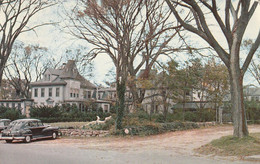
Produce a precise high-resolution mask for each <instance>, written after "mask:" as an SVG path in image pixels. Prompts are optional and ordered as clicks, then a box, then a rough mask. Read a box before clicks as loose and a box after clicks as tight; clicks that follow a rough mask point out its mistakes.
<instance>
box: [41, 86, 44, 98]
mask: <svg viewBox="0 0 260 164" xmlns="http://www.w3.org/2000/svg"><path fill="white" fill-rule="evenodd" d="M44 92H45V88H41V97H44Z"/></svg>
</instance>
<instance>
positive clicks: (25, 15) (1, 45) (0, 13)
mask: <svg viewBox="0 0 260 164" xmlns="http://www.w3.org/2000/svg"><path fill="white" fill-rule="evenodd" d="M54 4H55V2H54V1H50V0H1V1H0V86H1V81H2V76H3V71H4V68H5V65H6V62H7V60H8V58H9V56H10V54H11V51H12V48H13V45H14V43H15V40H16V39H17V38H18V37H19V35H20V34H21V33H23V32H27V31H30V30H33V29H35V28H36V27H39V26H41V25H44V24H37V25H36V24H35V25H32V26H29V22H30V20H31V19H32V18H33V17H34V15H36V14H37V13H38V12H40V11H41V10H44V9H45V8H47V7H50V6H52V5H54ZM47 24H48V23H47Z"/></svg>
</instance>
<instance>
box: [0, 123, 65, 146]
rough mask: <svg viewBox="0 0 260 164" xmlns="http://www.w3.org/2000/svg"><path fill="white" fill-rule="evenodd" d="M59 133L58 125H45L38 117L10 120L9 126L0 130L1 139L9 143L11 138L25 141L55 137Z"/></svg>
mask: <svg viewBox="0 0 260 164" xmlns="http://www.w3.org/2000/svg"><path fill="white" fill-rule="evenodd" d="M59 135H60V131H59V128H58V127H50V126H45V125H43V123H42V122H41V121H40V120H38V119H19V120H15V121H12V122H11V123H10V124H9V126H8V127H7V128H6V129H4V130H3V131H2V136H0V139H1V140H5V141H6V142H7V143H11V142H12V141H13V140H23V141H24V142H26V143H29V142H31V141H32V140H38V139H44V138H52V139H56V138H57V137H58V136H59Z"/></svg>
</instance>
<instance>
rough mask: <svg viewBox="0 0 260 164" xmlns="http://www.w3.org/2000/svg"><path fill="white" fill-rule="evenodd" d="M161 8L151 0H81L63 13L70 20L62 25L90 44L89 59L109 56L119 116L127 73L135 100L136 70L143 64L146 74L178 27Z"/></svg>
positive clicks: (161, 3)
mask: <svg viewBox="0 0 260 164" xmlns="http://www.w3.org/2000/svg"><path fill="white" fill-rule="evenodd" d="M164 7H165V6H164V5H163V1H155V0H152V1H144V0H131V1H129V0H128V1H119V0H103V1H102V4H99V3H97V2H96V1H95V0H90V1H85V0H81V1H79V2H78V4H77V6H76V7H75V8H74V9H73V12H74V13H75V14H74V15H71V14H67V16H68V17H69V19H70V23H69V24H67V26H66V27H67V28H68V29H69V30H70V33H71V34H73V35H74V36H75V37H77V38H79V39H83V40H85V41H87V42H88V43H90V44H92V45H93V46H94V48H93V49H92V50H91V51H90V53H89V54H88V57H89V59H93V58H95V57H96V56H97V55H101V54H102V55H104V54H106V55H109V56H110V58H111V59H112V61H113V63H114V65H115V67H116V83H117V97H118V102H119V103H118V106H119V108H118V114H119V115H123V111H124V99H125V98H124V95H125V89H126V81H127V80H128V78H129V75H130V76H131V78H133V83H128V84H129V87H130V88H131V90H132V91H133V92H132V93H133V95H134V99H135V100H137V99H138V96H139V95H138V94H137V93H138V90H137V89H136V83H135V77H136V74H137V72H138V71H139V70H140V69H141V68H142V66H144V65H145V64H146V66H145V67H146V71H147V73H146V74H147V75H146V77H148V76H149V71H150V69H151V67H152V65H153V64H154V63H155V61H156V60H157V58H158V56H159V55H161V54H167V52H166V50H165V49H166V48H169V47H167V45H168V43H169V42H170V40H171V39H172V38H173V37H174V35H173V34H172V33H176V32H174V31H175V30H176V29H177V30H178V29H179V28H180V26H173V25H172V23H168V22H167V20H168V19H169V17H170V12H169V11H168V10H165V8H164ZM166 9H167V8H166ZM167 32H169V33H167ZM137 59H141V60H137ZM120 117H121V116H120ZM120 117H118V119H119V121H118V124H119V126H117V127H118V128H119V129H120V128H121V125H120V123H119V122H121V121H122V120H120V119H121V118H120Z"/></svg>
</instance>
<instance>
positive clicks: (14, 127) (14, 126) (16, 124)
mask: <svg viewBox="0 0 260 164" xmlns="http://www.w3.org/2000/svg"><path fill="white" fill-rule="evenodd" d="M23 125H24V122H22V121H13V122H11V123H10V124H9V126H8V129H12V130H19V129H21V127H22V126H23Z"/></svg>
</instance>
